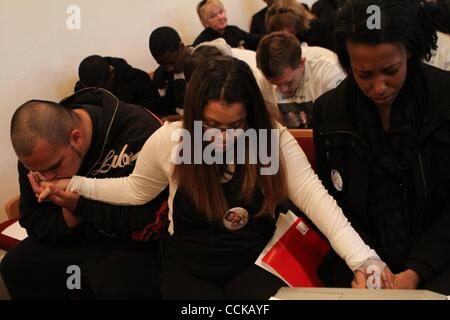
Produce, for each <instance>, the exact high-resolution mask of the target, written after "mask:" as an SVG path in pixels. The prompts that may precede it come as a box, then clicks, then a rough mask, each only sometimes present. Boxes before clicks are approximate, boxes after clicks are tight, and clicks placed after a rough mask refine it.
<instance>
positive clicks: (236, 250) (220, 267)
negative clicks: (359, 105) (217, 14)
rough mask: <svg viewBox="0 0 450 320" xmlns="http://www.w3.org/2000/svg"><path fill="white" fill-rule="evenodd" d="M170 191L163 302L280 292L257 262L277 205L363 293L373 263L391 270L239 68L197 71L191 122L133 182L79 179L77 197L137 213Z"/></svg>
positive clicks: (158, 145) (160, 144)
mask: <svg viewBox="0 0 450 320" xmlns="http://www.w3.org/2000/svg"><path fill="white" fill-rule="evenodd" d="M180 137H182V140H180ZM208 137H209V138H208ZM211 137H212V138H211ZM236 149H237V150H236ZM222 160H223V161H222ZM167 185H169V186H170V195H169V201H168V202H169V219H170V222H171V225H170V227H169V231H170V234H171V235H170V236H168V237H167V239H164V241H163V244H164V245H163V249H164V250H163V262H162V271H161V272H162V274H161V290H162V296H163V298H166V299H180V298H182V299H183V298H184V299H225V298H226V299H242V298H252V299H267V298H269V297H270V296H271V295H273V294H275V293H276V292H277V290H278V289H279V288H280V287H282V286H284V285H285V284H284V283H283V282H282V281H281V280H280V279H279V278H277V277H275V276H274V275H272V274H271V273H269V272H267V271H265V270H263V269H261V268H259V267H257V266H256V265H255V264H254V262H255V261H256V259H257V257H258V255H259V254H260V253H261V251H262V250H263V248H264V247H265V246H266V244H267V242H268V241H269V240H270V239H271V237H272V236H273V234H274V231H275V223H276V218H277V216H278V215H277V211H276V206H277V204H278V203H280V202H281V201H282V200H284V199H287V198H289V199H290V200H292V202H293V203H294V204H295V205H296V206H298V207H299V208H300V209H301V210H302V211H303V212H305V213H306V214H307V215H308V217H309V218H310V219H311V220H312V221H313V222H314V223H315V224H316V225H317V227H318V228H319V229H320V230H321V231H322V232H323V234H324V235H325V236H326V237H327V238H328V240H329V241H330V243H331V245H332V246H333V248H334V249H335V251H336V252H338V253H339V254H340V255H341V256H342V257H343V258H344V259H345V260H346V262H347V263H348V265H349V267H350V268H351V269H352V270H354V271H355V272H357V274H358V277H357V279H356V281H357V282H359V285H361V284H362V286H365V276H364V274H365V271H366V269H365V268H366V267H367V265H368V264H373V263H375V264H378V265H379V266H380V268H384V266H385V265H384V263H382V262H381V261H380V260H379V258H378V256H377V255H376V253H375V252H374V251H373V250H371V249H370V248H369V247H368V246H366V245H365V244H364V242H363V241H362V240H361V238H360V237H359V236H358V234H357V233H356V232H354V230H353V229H352V227H351V225H350V224H349V223H348V221H347V219H346V218H345V216H344V215H343V213H342V211H341V209H340V208H339V207H338V206H337V205H336V202H335V201H334V200H333V198H332V197H330V196H329V195H328V193H327V191H326V190H325V188H324V187H323V186H322V184H321V182H320V181H319V179H318V178H317V176H316V175H315V174H314V171H313V170H312V169H311V166H310V164H309V162H308V160H307V158H306V156H305V154H304V152H303V151H302V150H301V148H300V146H299V145H298V143H297V142H296V140H295V139H294V138H293V136H292V135H291V134H290V133H289V131H288V130H287V129H286V128H285V127H282V126H280V125H279V124H277V123H274V122H273V120H272V119H271V118H270V116H269V114H268V112H267V109H266V108H265V107H264V99H263V97H262V95H261V92H260V90H259V88H258V85H257V83H256V80H255V78H254V76H253V73H252V72H251V70H250V68H249V66H248V65H247V64H246V63H245V62H242V61H240V60H237V59H234V58H231V57H215V58H211V59H208V60H206V61H205V62H204V63H203V64H202V65H200V66H199V67H198V68H197V69H196V71H195V72H194V74H193V76H192V78H191V80H190V81H189V85H188V88H187V92H186V100H185V113H184V119H183V122H173V123H166V124H165V125H164V126H163V127H162V128H161V129H160V130H158V131H157V132H156V133H155V134H154V135H153V136H152V137H151V138H150V139H149V140H148V141H147V142H146V144H145V145H144V147H143V149H142V151H141V153H140V155H139V158H138V160H137V163H136V167H135V170H134V172H133V174H132V175H130V176H129V177H127V178H124V179H107V180H103V179H96V180H89V179H84V178H82V177H78V176H75V177H73V178H72V180H71V183H70V185H69V190H71V191H74V192H77V193H78V194H80V195H82V196H84V197H87V198H90V199H98V200H102V201H105V202H107V203H114V204H128V205H135V204H138V203H141V202H147V201H148V199H151V198H152V197H154V196H155V195H157V194H159V192H160V190H162V189H164V188H165V187H166V186H167ZM50 200H52V201H56V199H55V198H50ZM357 270H360V271H362V272H359V271H357ZM385 272H386V274H387V275H388V276H390V275H391V274H390V272H389V271H388V268H387V267H386V269H385ZM387 280H388V281H390V280H392V277H391V278H390V279H387ZM386 285H387V282H386Z"/></svg>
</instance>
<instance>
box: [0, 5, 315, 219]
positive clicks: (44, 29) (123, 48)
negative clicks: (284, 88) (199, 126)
mask: <svg viewBox="0 0 450 320" xmlns="http://www.w3.org/2000/svg"><path fill="white" fill-rule="evenodd" d="M197 2H198V0H166V1H156V0H129V1H124V0H109V1H107V0H94V1H92V0H70V1H67V0H39V1H36V0H0V43H1V45H0V63H1V69H0V145H1V147H2V149H1V151H0V153H1V156H0V157H1V158H0V159H1V160H0V177H1V179H2V183H1V184H0V205H1V209H0V220H1V217H2V216H1V214H2V212H1V211H3V204H4V203H5V202H6V200H7V199H9V198H11V197H12V196H14V195H15V194H17V193H18V183H17V173H16V157H15V155H14V152H13V150H12V148H11V143H10V141H9V126H10V119H11V116H12V114H13V112H14V110H15V109H16V108H17V107H18V106H19V105H20V104H22V103H23V102H25V101H27V100H29V99H47V100H55V101H58V100H60V99H62V98H63V97H65V96H67V95H69V94H70V93H71V92H72V88H73V85H74V82H75V80H76V74H77V68H78V64H79V62H80V61H81V60H82V59H83V58H84V57H86V56H87V55H90V54H100V55H111V56H120V57H124V58H125V59H127V60H128V62H129V63H130V64H131V65H133V66H135V67H138V68H141V69H144V70H150V69H153V68H155V66H156V64H155V61H154V60H153V58H152V57H151V55H150V54H149V51H148V36H149V34H150V33H151V31H152V30H154V29H155V28H157V27H159V26H161V25H169V26H172V27H174V28H176V29H177V30H178V31H179V32H180V35H181V37H182V38H183V40H184V41H185V42H186V43H187V44H190V43H191V42H192V41H193V40H194V38H195V37H196V36H197V35H198V34H199V33H200V31H201V30H202V27H201V25H200V22H199V20H198V18H197V15H196V12H195V6H196V4H197ZM305 2H308V3H310V2H313V1H305ZM223 3H224V5H225V7H226V9H227V11H228V17H229V23H230V24H233V25H237V26H239V27H241V28H242V29H245V30H248V27H249V24H250V18H251V16H252V14H253V13H255V12H256V11H258V10H259V9H260V8H262V7H263V6H264V3H263V2H262V1H261V0H223ZM69 5H78V6H79V8H80V9H81V29H80V30H69V29H68V28H67V27H66V20H67V19H68V17H69V14H67V13H66V10H67V8H68V6H69Z"/></svg>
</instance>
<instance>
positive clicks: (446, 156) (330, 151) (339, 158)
mask: <svg viewBox="0 0 450 320" xmlns="http://www.w3.org/2000/svg"><path fill="white" fill-rule="evenodd" d="M418 70H419V72H420V73H421V74H422V79H423V85H424V86H425V89H426V90H425V92H427V101H428V105H427V106H426V107H425V108H424V110H425V115H424V116H423V119H422V120H421V123H422V125H421V128H418V130H419V152H418V153H417V154H416V155H415V160H414V161H413V164H412V167H411V170H412V176H413V182H414V186H415V188H414V190H415V192H416V194H415V195H413V197H415V198H416V199H417V200H416V203H417V205H418V208H417V210H418V212H420V214H421V216H422V217H423V218H422V220H421V222H422V233H421V236H420V238H419V240H418V241H417V242H416V243H415V244H414V246H413V249H412V250H411V252H410V254H409V258H408V259H407V262H406V264H405V266H404V267H405V269H406V268H410V269H413V270H415V271H416V272H417V273H418V274H419V275H420V276H421V277H422V279H423V280H424V282H425V283H426V282H427V281H428V280H430V279H431V278H433V277H434V276H436V275H438V274H440V273H442V272H443V271H444V270H446V269H447V268H449V266H450V90H449V88H450V87H449V83H450V72H446V71H442V70H439V69H437V68H434V67H431V66H427V65H424V64H420V66H419V67H418ZM351 81H354V80H353V79H352V77H351V76H349V77H348V78H347V79H346V80H344V81H343V82H342V83H341V84H340V85H339V86H338V87H337V88H336V89H334V90H331V91H329V92H327V93H325V94H324V95H322V96H321V97H320V98H319V99H317V100H316V102H315V105H314V117H313V119H314V121H313V122H314V124H313V127H314V143H315V151H316V160H317V167H318V174H319V177H320V179H321V180H322V181H323V183H324V185H325V186H326V188H327V189H328V190H329V192H330V193H331V194H332V195H333V197H334V198H335V199H336V200H337V202H338V203H339V205H340V206H341V208H342V209H343V211H344V213H345V215H346V216H347V218H348V219H349V221H350V222H351V223H352V225H353V227H354V228H355V230H356V231H357V232H359V234H360V235H361V237H362V238H363V239H364V241H365V242H366V243H367V244H369V245H371V246H372V247H373V248H374V249H375V250H377V248H376V247H375V246H373V242H374V241H373V238H374V237H373V236H372V234H371V231H370V225H369V220H368V216H367V190H368V179H369V171H370V167H369V161H368V155H367V152H366V150H367V146H366V141H364V140H363V139H362V138H361V137H360V136H359V135H358V132H357V130H356V125H355V115H354V108H355V103H354V102H352V101H351V100H352V98H351V97H352V93H351V92H352V91H351V90H352V89H351V88H352V86H351ZM333 169H334V170H337V171H338V172H339V173H340V176H341V178H342V182H343V189H342V191H338V190H337V188H336V187H335V185H336V180H335V183H334V184H333V181H332V178H331V171H332V170H333ZM338 188H339V187H338ZM379 254H382V253H380V252H379ZM386 262H387V263H388V264H389V261H386Z"/></svg>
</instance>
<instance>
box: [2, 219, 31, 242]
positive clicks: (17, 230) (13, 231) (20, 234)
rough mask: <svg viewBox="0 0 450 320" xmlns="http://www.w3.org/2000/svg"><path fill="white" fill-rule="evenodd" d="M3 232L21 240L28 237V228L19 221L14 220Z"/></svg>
mask: <svg viewBox="0 0 450 320" xmlns="http://www.w3.org/2000/svg"><path fill="white" fill-rule="evenodd" d="M2 234H4V235H5V236H8V237H10V238H14V239H17V240H20V241H22V240H23V239H25V238H26V237H28V234H27V230H25V229H24V228H22V227H21V226H20V224H19V221H16V222H14V223H13V224H12V225H10V226H9V227H8V228H6V229H5V230H3V232H2Z"/></svg>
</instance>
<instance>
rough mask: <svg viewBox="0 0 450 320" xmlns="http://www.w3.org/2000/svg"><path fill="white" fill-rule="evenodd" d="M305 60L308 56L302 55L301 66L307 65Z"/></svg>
mask: <svg viewBox="0 0 450 320" xmlns="http://www.w3.org/2000/svg"><path fill="white" fill-rule="evenodd" d="M305 61H306V58H305V57H301V58H300V66H304V65H305Z"/></svg>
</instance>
